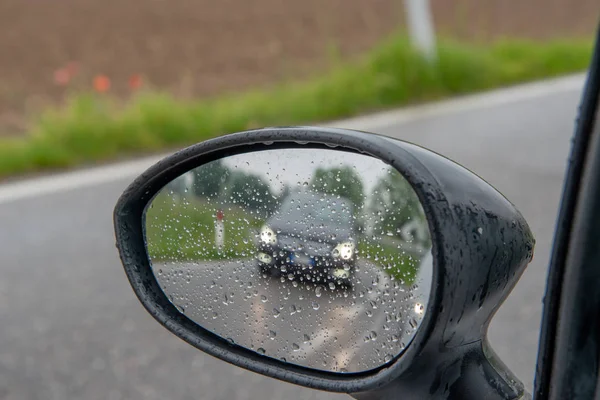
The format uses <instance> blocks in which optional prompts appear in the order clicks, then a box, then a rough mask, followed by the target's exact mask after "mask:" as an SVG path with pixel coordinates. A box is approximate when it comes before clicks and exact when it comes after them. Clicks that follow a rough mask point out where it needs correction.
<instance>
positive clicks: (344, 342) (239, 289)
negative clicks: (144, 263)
mask: <svg viewBox="0 0 600 400" xmlns="http://www.w3.org/2000/svg"><path fill="white" fill-rule="evenodd" d="M153 269H154V271H155V273H156V275H157V277H158V281H159V284H160V286H161V287H162V288H163V290H164V291H165V293H167V294H168V295H169V297H170V298H171V299H172V302H173V303H174V304H175V305H176V306H177V307H178V308H179V309H180V310H183V311H184V313H185V315H186V316H187V317H188V318H190V319H192V320H193V321H195V322H197V323H198V324H199V325H201V326H202V327H204V328H206V329H208V330H210V331H212V332H214V333H217V334H218V335H219V336H221V337H223V338H226V339H229V340H231V341H233V342H235V343H237V344H240V345H242V346H244V347H247V348H251V349H253V350H254V351H257V352H260V353H262V354H265V355H267V356H270V357H273V358H277V359H285V360H287V361H288V362H291V363H295V364H299V365H303V366H307V367H312V368H318V369H323V370H329V371H332V370H333V371H344V372H359V371H365V370H369V369H373V368H376V367H378V366H380V365H381V364H383V363H384V362H387V361H390V360H391V359H392V358H393V357H394V356H396V355H397V354H399V353H400V352H401V350H402V349H403V348H404V347H405V346H406V343H407V342H408V341H409V340H410V338H411V337H412V333H413V332H414V328H411V326H416V320H415V319H414V315H413V311H412V310H413V308H414V304H412V303H411V296H410V292H409V291H408V290H407V288H406V286H404V285H402V284H401V283H399V282H398V281H395V280H392V279H391V278H390V277H389V275H387V274H386V273H385V272H383V271H382V270H381V269H380V268H378V267H376V266H375V265H373V264H371V263H367V262H359V263H358V264H357V269H356V274H355V276H354V287H353V289H349V290H341V289H337V288H334V289H332V288H330V287H329V286H328V285H317V284H314V283H312V282H311V283H304V282H300V283H299V280H298V279H297V278H296V279H294V280H290V279H288V278H287V277H282V278H274V277H271V276H266V275H262V274H261V273H260V272H259V269H258V264H257V262H256V261H255V260H252V259H246V260H236V261H232V260H227V261H209V262H199V263H187V264H182V263H181V262H168V263H154V264H153ZM410 319H412V325H410V322H409V320H410ZM350 326H351V327H352V329H348V327H350Z"/></svg>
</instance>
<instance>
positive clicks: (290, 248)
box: [257, 191, 356, 288]
mask: <svg viewBox="0 0 600 400" xmlns="http://www.w3.org/2000/svg"><path fill="white" fill-rule="evenodd" d="M353 213H354V207H353V204H352V202H351V201H349V200H347V199H345V198H342V197H338V196H331V195H324V194H321V193H314V192H310V191H307V192H298V193H293V194H290V195H289V196H288V197H286V199H285V200H284V201H283V203H282V205H281V207H280V209H279V210H278V211H277V212H275V214H274V215H273V216H272V217H271V218H269V219H268V220H267V221H266V223H265V225H264V226H263V227H262V228H261V231H260V235H259V238H258V239H259V240H258V241H259V244H258V253H257V259H258V262H259V267H260V270H261V272H262V273H264V274H268V275H271V276H282V275H283V276H285V277H286V278H287V279H289V280H299V281H301V282H315V283H327V284H329V283H331V282H333V283H334V284H335V285H337V286H341V287H345V288H348V287H351V286H352V277H353V275H354V271H355V263H356V239H355V238H356V225H355V222H354V217H353Z"/></svg>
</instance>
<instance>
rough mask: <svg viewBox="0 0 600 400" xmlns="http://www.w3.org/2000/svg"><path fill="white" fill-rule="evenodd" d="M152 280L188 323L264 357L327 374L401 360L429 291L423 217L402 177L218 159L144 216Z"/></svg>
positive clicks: (163, 194) (312, 156)
mask: <svg viewBox="0 0 600 400" xmlns="http://www.w3.org/2000/svg"><path fill="white" fill-rule="evenodd" d="M144 223H145V228H146V243H147V249H148V255H149V257H150V262H151V266H152V269H153V271H154V274H155V276H156V278H157V280H158V282H159V284H160V286H161V287H162V289H163V291H164V292H165V293H166V295H167V296H168V298H169V299H170V301H171V302H172V303H173V304H174V305H175V306H176V307H177V308H178V309H179V311H180V312H182V313H184V314H185V315H186V316H187V317H188V318H190V319H191V320H193V321H194V322H196V323H197V324H199V325H201V326H202V327H204V328H205V329H208V330H210V331H212V332H213V333H215V334H217V335H219V336H221V337H223V338H226V339H227V340H229V341H231V342H233V343H236V344H239V345H241V346H244V347H246V348H248V349H251V350H253V351H255V352H258V353H260V354H263V355H265V356H269V357H273V358H276V359H280V360H284V361H286V362H288V363H293V364H297V365H301V366H305V367H310V368H313V369H319V370H325V371H333V372H341V373H343V372H359V371H365V370H370V369H373V368H376V367H379V366H381V365H382V364H385V363H387V362H390V361H391V360H393V359H394V358H395V357H396V356H398V355H399V354H401V352H402V351H403V349H405V348H406V346H407V345H408V344H409V343H410V341H411V339H412V337H413V336H414V334H415V332H416V330H417V328H418V326H419V324H420V322H421V320H422V318H423V314H424V313H425V310H426V308H427V301H428V300H429V293H430V290H431V276H432V272H433V265H432V258H431V238H430V234H429V230H428V225H427V220H426V217H425V214H424V211H423V208H422V206H421V204H420V202H419V200H418V198H417V195H416V194H415V192H414V191H413V189H412V187H411V186H410V185H409V183H408V182H407V181H406V180H405V179H404V178H403V176H402V175H401V174H400V173H399V172H398V171H396V170H395V169H394V168H392V167H391V166H389V165H388V164H386V163H384V162H383V161H381V160H379V159H376V158H373V157H371V156H367V155H363V154H356V153H352V152H347V151H342V150H334V149H321V148H303V147H300V148H288V149H272V150H262V151H256V152H250V153H244V154H237V155H232V156H228V157H226V158H223V159H219V160H216V161H213V162H210V163H207V164H204V165H201V166H199V167H197V168H195V169H194V170H191V171H189V172H188V173H186V174H184V175H182V176H180V177H179V178H177V179H176V180H174V181H172V182H171V183H170V184H168V185H167V186H165V187H164V188H163V189H162V190H161V191H160V192H159V193H158V194H157V195H156V196H155V197H154V199H153V200H152V202H151V203H150V204H149V205H148V207H147V209H146V214H145V222H144Z"/></svg>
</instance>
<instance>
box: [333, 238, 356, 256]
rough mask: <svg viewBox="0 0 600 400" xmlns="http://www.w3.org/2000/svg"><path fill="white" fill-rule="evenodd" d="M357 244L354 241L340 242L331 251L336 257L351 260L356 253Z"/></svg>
mask: <svg viewBox="0 0 600 400" xmlns="http://www.w3.org/2000/svg"><path fill="white" fill-rule="evenodd" d="M354 248H355V245H354V243H352V242H344V243H340V244H338V245H337V246H335V248H334V249H333V251H332V252H331V254H332V255H333V256H334V257H335V258H341V259H342V260H349V259H351V258H352V256H353V255H354Z"/></svg>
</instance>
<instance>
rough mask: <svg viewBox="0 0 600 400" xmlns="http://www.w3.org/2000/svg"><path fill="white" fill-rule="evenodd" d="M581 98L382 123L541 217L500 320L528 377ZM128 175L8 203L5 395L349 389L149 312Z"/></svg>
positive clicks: (501, 342)
mask: <svg viewBox="0 0 600 400" xmlns="http://www.w3.org/2000/svg"><path fill="white" fill-rule="evenodd" d="M579 97H580V92H579V90H574V89H573V90H566V91H565V90H562V91H560V92H557V93H552V92H551V91H549V92H548V93H545V94H542V95H539V96H530V97H527V96H524V97H521V99H520V100H517V101H502V102H497V103H493V102H491V101H490V102H489V103H485V102H486V101H484V100H481V99H480V100H478V101H476V102H475V103H482V102H483V103H485V104H489V107H481V105H482V104H480V106H478V107H477V108H476V109H470V108H468V107H467V108H461V109H457V110H455V111H453V112H445V113H441V114H437V115H435V116H429V117H427V116H425V117H423V118H420V119H416V120H414V119H408V120H406V119H405V120H402V119H401V118H400V119H399V120H400V122H397V123H394V122H393V121H392V120H390V119H388V120H387V122H386V123H385V124H384V125H388V126H386V127H382V128H378V129H373V130H375V131H378V132H382V133H385V134H388V135H392V136H395V137H399V138H403V139H407V140H409V141H413V142H415V143H418V144H421V145H424V146H426V147H429V148H431V149H433V150H435V151H438V152H441V153H443V154H444V155H446V156H448V157H450V158H452V159H454V160H456V161H458V162H460V163H462V164H463V165H465V166H466V167H468V168H470V169H472V170H473V171H475V172H477V173H478V174H479V175H480V176H482V177H483V178H484V179H486V180H488V181H489V182H490V183H492V184H493V185H495V186H496V187H497V188H498V189H500V190H501V191H502V192H503V193H504V194H505V195H506V196H507V197H508V198H509V199H510V200H511V201H512V202H513V203H515V204H516V205H517V207H518V208H519V209H520V210H521V211H522V213H523V214H524V216H525V217H526V219H527V220H528V221H529V223H530V225H531V227H532V228H533V230H534V232H535V234H536V238H537V248H536V255H535V259H534V261H533V263H532V264H531V265H530V266H529V268H528V270H527V271H526V272H525V275H524V276H523V278H522V279H521V281H520V282H519V284H518V285H517V287H516V289H515V290H514V291H513V293H512V294H511V296H510V297H509V299H508V300H507V301H506V302H505V304H504V305H503V307H502V308H501V309H500V311H499V312H498V314H497V316H496V317H495V318H494V321H493V323H492V327H491V342H492V345H493V347H494V348H495V349H496V351H497V353H498V354H499V355H500V356H501V358H502V359H503V360H504V361H505V362H506V364H507V365H508V366H509V367H511V368H512V369H513V370H514V371H515V372H516V373H517V375H518V376H519V377H521V379H522V380H523V381H524V382H525V384H526V385H527V386H528V387H531V386H532V381H533V372H534V363H535V357H536V352H537V339H538V327H539V320H540V312H541V300H542V295H543V289H544V285H545V279H546V265H547V262H548V254H549V249H550V243H551V239H552V234H553V229H554V222H555V217H556V211H557V206H558V202H559V196H560V191H561V184H562V182H561V181H562V177H563V174H564V169H565V166H566V160H567V154H568V150H569V146H570V138H571V135H572V132H573V124H574V120H575V111H576V109H577V105H578V102H579ZM492 103H493V104H492ZM485 104H484V105H485ZM382 124H383V122H382ZM349 127H352V126H349ZM130 180H131V178H130V177H127V178H124V179H116V180H112V179H104V182H103V183H99V184H97V185H93V186H85V187H80V188H76V189H71V190H62V191H56V192H54V193H46V194H39V195H38V196H34V197H27V198H20V199H17V200H13V201H11V200H10V199H9V200H5V201H4V202H3V203H2V202H0V203H1V204H0V221H2V225H1V226H2V228H1V229H0V277H1V278H0V399H10V400H14V399H43V400H52V399H56V400H65V399H87V400H93V399H103V400H106V399H108V400H118V399H134V400H137V399H144V400H154V399H161V400H163V399H172V400H187V399H257V398H268V399H273V400H275V399H290V398H293V399H343V398H346V396H345V395H338V394H330V393H325V392H319V391H314V390H309V389H304V388H300V387H296V386H293V385H290V384H286V383H283V382H279V381H276V380H273V379H270V378H266V377H262V376H260V375H257V374H254V373H251V372H247V371H244V370H241V369H239V368H236V367H233V366H231V365H228V364H226V363H224V362H221V361H219V360H216V359H214V358H211V357H209V356H207V355H204V354H202V353H200V352H198V351H195V350H194V349H193V348H191V347H190V346H188V345H187V344H185V343H183V342H182V341H180V340H179V339H177V338H175V337H174V336H171V334H170V333H168V332H167V331H166V330H164V328H162V327H161V326H159V325H158V324H157V323H156V322H155V321H154V320H153V319H152V318H151V317H150V316H148V315H147V314H146V313H145V311H144V310H143V308H142V306H141V305H140V304H139V303H138V302H137V300H136V299H135V298H134V295H133V293H132V292H131V290H130V288H129V285H128V283H127V282H126V279H125V276H124V273H123V271H122V268H121V266H120V263H119V260H118V258H117V253H116V250H115V247H114V236H113V231H112V220H111V213H112V209H113V206H114V203H115V201H116V199H117V197H118V196H119V195H120V193H121V191H122V190H123V189H124V188H125V186H126V185H127V184H128V183H129V181H130ZM38 184H39V183H38ZM40 185H41V184H40ZM40 187H41V186H40ZM0 197H2V196H0ZM8 197H10V196H8Z"/></svg>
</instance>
